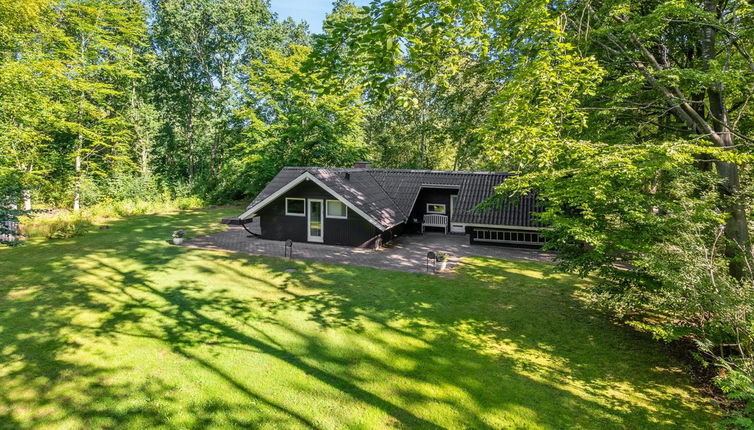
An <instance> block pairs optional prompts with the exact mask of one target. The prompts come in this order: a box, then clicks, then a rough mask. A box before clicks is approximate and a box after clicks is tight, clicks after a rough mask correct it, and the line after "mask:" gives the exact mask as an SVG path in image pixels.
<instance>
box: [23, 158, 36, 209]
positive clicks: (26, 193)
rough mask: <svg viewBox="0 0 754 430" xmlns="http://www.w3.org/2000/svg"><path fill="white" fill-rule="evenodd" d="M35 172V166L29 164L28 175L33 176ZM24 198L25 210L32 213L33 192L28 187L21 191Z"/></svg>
mask: <svg viewBox="0 0 754 430" xmlns="http://www.w3.org/2000/svg"><path fill="white" fill-rule="evenodd" d="M33 171H34V164H33V163H29V167H28V168H26V173H27V174H28V175H29V176H31V172H33ZM21 193H22V194H23V198H24V210H25V211H30V210H31V190H30V189H29V188H27V187H24V189H23V190H22V191H21Z"/></svg>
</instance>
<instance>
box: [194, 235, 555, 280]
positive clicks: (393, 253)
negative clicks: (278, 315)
mask: <svg viewBox="0 0 754 430" xmlns="http://www.w3.org/2000/svg"><path fill="white" fill-rule="evenodd" d="M252 231H253V230H252ZM248 236H249V235H248V233H247V232H246V231H245V230H244V229H243V228H242V227H240V226H230V227H229V228H228V229H227V230H226V231H223V232H220V233H215V234H211V235H207V236H200V237H196V238H193V239H190V240H188V241H186V242H184V243H185V246H189V247H195V248H205V249H216V250H225V251H233V252H243V253H246V254H252V255H265V256H269V257H281V258H282V257H283V255H284V253H285V242H283V241H277V240H266V239H259V238H256V237H248ZM429 251H435V252H437V251H442V252H445V253H447V254H448V256H449V260H448V265H447V268H446V272H452V271H453V269H454V268H455V267H456V266H458V264H461V259H462V258H463V257H472V256H478V257H492V258H501V259H505V260H523V261H543V262H550V261H553V259H554V254H552V253H546V252H542V251H539V250H535V249H524V248H513V247H503V246H489V245H471V244H469V239H468V236H466V235H455V234H448V235H445V234H443V233H434V232H427V233H425V234H423V235H419V234H408V235H403V236H400V237H398V238H396V239H395V240H393V241H392V242H391V243H389V244H388V245H387V246H385V247H383V248H382V249H377V250H375V249H365V248H354V247H350V246H333V245H322V244H315V243H306V242H294V244H293V258H294V259H301V260H309V261H320V262H325V263H337V264H349V265H356V266H368V267H376V268H379V269H389V270H400V271H405V272H425V271H426V257H427V252H429ZM430 270H431V269H430Z"/></svg>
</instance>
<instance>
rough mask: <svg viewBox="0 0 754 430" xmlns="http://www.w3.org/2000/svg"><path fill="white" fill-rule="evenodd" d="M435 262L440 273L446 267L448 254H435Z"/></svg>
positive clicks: (440, 252) (439, 252)
mask: <svg viewBox="0 0 754 430" xmlns="http://www.w3.org/2000/svg"><path fill="white" fill-rule="evenodd" d="M435 261H436V262H437V264H439V267H438V269H439V270H440V271H441V272H442V271H443V270H445V267H446V266H447V265H448V254H446V253H444V252H442V251H438V252H436V253H435Z"/></svg>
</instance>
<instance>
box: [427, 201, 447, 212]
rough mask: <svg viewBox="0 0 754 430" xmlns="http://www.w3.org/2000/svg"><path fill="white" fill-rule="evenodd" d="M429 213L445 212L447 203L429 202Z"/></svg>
mask: <svg viewBox="0 0 754 430" xmlns="http://www.w3.org/2000/svg"><path fill="white" fill-rule="evenodd" d="M427 213H428V214H444V213H445V205H444V204H441V203H427Z"/></svg>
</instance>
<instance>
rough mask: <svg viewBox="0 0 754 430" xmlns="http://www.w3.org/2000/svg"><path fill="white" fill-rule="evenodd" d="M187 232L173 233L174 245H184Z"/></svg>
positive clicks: (177, 231) (178, 231)
mask: <svg viewBox="0 0 754 430" xmlns="http://www.w3.org/2000/svg"><path fill="white" fill-rule="evenodd" d="M184 236H186V232H185V231H183V230H176V231H174V232H173V244H175V245H180V244H182V243H183V240H184V239H185V237H184Z"/></svg>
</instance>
